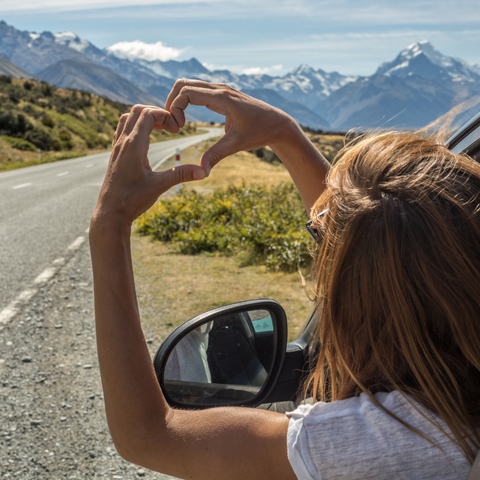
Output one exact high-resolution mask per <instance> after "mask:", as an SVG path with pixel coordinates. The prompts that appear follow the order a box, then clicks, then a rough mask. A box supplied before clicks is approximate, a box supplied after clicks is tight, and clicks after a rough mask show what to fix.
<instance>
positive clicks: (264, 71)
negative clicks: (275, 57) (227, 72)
mask: <svg viewBox="0 0 480 480" xmlns="http://www.w3.org/2000/svg"><path fill="white" fill-rule="evenodd" d="M282 68H283V65H273V66H272V67H250V68H245V69H244V70H242V73H244V74H245V75H268V74H269V73H273V72H278V71H279V70H281V69H282Z"/></svg>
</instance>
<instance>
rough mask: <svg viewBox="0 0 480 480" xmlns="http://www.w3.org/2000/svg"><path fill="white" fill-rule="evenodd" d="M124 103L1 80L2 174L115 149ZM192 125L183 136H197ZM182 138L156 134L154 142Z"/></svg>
mask: <svg viewBox="0 0 480 480" xmlns="http://www.w3.org/2000/svg"><path fill="white" fill-rule="evenodd" d="M129 110H130V107H129V106H128V105H126V104H124V103H120V102H115V101H113V100H110V99H108V98H104V97H99V96H97V95H94V94H93V93H90V92H86V91H81V90H73V89H62V88H58V87H55V86H52V85H50V84H48V83H46V82H38V81H34V80H24V79H15V78H11V77H9V76H0V169H4V168H11V167H12V166H22V163H23V164H25V165H29V164H32V163H38V156H37V149H39V148H40V149H41V150H42V152H47V153H44V154H43V160H44V161H45V160H50V161H51V160H58V159H61V158H72V157H75V156H79V155H85V154H87V153H90V152H92V151H100V150H104V149H106V148H109V146H110V144H111V142H112V139H113V134H114V132H115V128H116V127H117V123H118V118H119V117H120V115H121V114H122V113H125V112H128V111H129ZM195 131H196V127H195V126H193V125H187V126H186V127H184V128H183V129H182V130H181V131H180V133H179V134H178V135H188V134H191V133H194V132H195ZM176 136H177V135H172V134H169V133H167V132H165V131H155V132H154V133H153V134H152V141H158V140H162V139H165V138H174V137H176Z"/></svg>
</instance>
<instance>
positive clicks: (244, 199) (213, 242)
mask: <svg viewBox="0 0 480 480" xmlns="http://www.w3.org/2000/svg"><path fill="white" fill-rule="evenodd" d="M306 221H308V216H307V214H306V212H305V209H304V207H303V204H302V201H301V199H300V196H299V195H298V192H297V191H296V189H295V187H294V185H292V184H288V185H284V184H280V185H277V186H276V187H273V188H271V189H267V188H266V187H263V186H258V185H248V186H247V185H242V186H241V187H233V186H231V187H228V188H226V189H223V190H217V191H215V192H214V193H212V194H208V195H201V194H199V193H197V192H196V191H194V190H181V192H180V194H179V195H176V196H174V197H170V198H165V199H161V200H160V201H159V202H158V203H157V204H156V205H155V206H154V207H152V208H151V209H150V210H149V211H148V212H146V213H145V214H144V215H142V216H141V217H140V218H139V220H138V221H137V224H136V228H137V231H138V232H139V233H140V234H142V235H152V236H153V237H154V238H155V239H157V240H160V241H163V242H170V243H171V245H172V247H173V248H174V249H175V250H176V251H178V252H180V253H184V254H190V255H195V254H198V253H201V252H220V253H224V254H231V253H235V252H246V253H248V255H246V257H248V258H249V260H250V262H252V263H256V264H263V265H266V266H267V267H269V268H272V269H281V270H295V269H297V268H298V266H308V265H310V264H311V262H312V257H311V253H310V249H311V247H312V242H311V239H310V237H309V235H308V233H307V232H306V230H305V227H304V224H305V222H306Z"/></svg>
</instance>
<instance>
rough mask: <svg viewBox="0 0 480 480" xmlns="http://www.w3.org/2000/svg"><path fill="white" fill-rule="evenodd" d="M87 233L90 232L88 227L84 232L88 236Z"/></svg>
mask: <svg viewBox="0 0 480 480" xmlns="http://www.w3.org/2000/svg"><path fill="white" fill-rule="evenodd" d="M88 232H90V227H88V228H87V229H86V230H85V233H86V234H87V235H88Z"/></svg>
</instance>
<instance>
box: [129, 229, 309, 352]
mask: <svg viewBox="0 0 480 480" xmlns="http://www.w3.org/2000/svg"><path fill="white" fill-rule="evenodd" d="M132 255H133V264H134V271H135V280H136V284H137V295H138V303H139V308H140V314H141V317H142V324H143V325H144V327H145V329H146V330H147V331H148V334H149V337H153V339H154V343H155V344H158V345H159V344H160V342H161V341H162V340H163V339H164V333H165V330H168V331H171V330H173V328H175V327H176V326H178V325H180V324H181V323H183V322H185V321H186V320H188V319H189V318H191V317H193V316H195V315H197V314H199V313H202V312H205V311H207V310H210V309H212V308H215V307H219V306H222V305H227V304H229V303H234V302H239V301H242V300H251V299H255V298H272V299H274V300H277V301H278V302H280V303H281V304H282V306H283V308H284V309H285V311H286V313H287V318H288V325H289V339H290V340H291V339H293V338H294V337H295V334H296V333H297V332H298V329H299V328H300V327H301V325H302V324H303V322H304V320H305V318H306V317H307V315H308V313H309V312H310V311H311V309H312V307H313V304H312V302H311V301H310V300H309V299H308V298H307V295H306V293H305V290H304V288H303V286H302V282H301V279H300V276H299V274H298V273H283V272H272V271H269V270H267V269H266V268H265V267H258V266H248V267H239V261H238V258H236V257H224V256H221V255H206V254H203V255H195V256H190V255H180V254H176V253H173V252H172V251H171V250H170V249H169V247H168V246H167V245H165V244H163V243H160V242H154V241H152V240H151V239H150V238H148V237H140V236H139V235H136V234H134V235H133V237H132ZM308 283H309V287H307V288H310V289H311V288H312V287H313V282H312V281H311V280H309V282H308ZM310 296H312V298H313V293H311V292H310Z"/></svg>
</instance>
